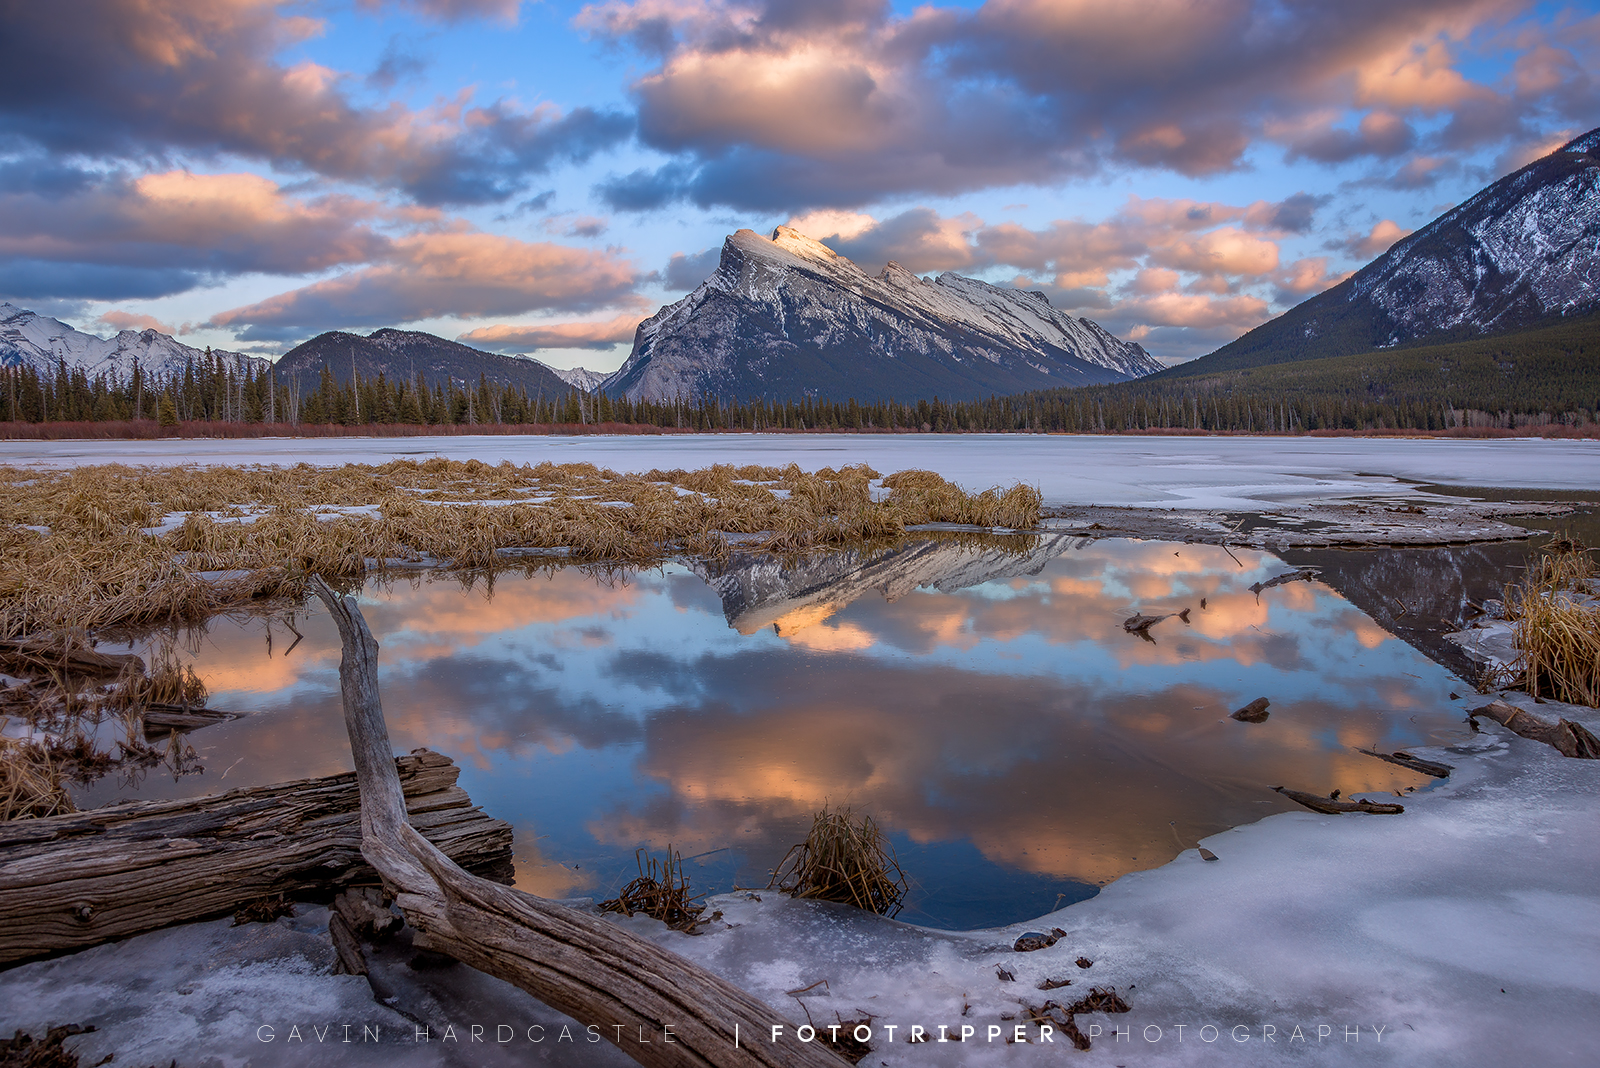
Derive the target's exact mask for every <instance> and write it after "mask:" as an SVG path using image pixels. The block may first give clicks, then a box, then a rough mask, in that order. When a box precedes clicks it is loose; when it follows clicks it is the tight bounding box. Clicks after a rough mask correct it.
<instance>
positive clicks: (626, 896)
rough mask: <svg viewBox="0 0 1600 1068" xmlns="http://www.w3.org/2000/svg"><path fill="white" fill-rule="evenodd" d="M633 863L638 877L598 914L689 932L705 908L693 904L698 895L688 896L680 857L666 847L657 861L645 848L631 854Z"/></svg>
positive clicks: (686, 880) (605, 904) (601, 905)
mask: <svg viewBox="0 0 1600 1068" xmlns="http://www.w3.org/2000/svg"><path fill="white" fill-rule="evenodd" d="M634 860H635V862H637V863H638V865H639V877H638V878H637V879H634V880H633V881H632V882H630V883H628V885H627V886H624V887H623V888H622V890H621V891H620V892H619V893H618V894H617V896H616V897H614V898H612V899H611V900H609V901H602V902H600V904H599V906H598V908H599V909H600V911H601V912H618V913H621V914H622V915H624V916H633V915H636V914H637V915H644V916H649V917H651V918H652V919H657V920H660V921H661V922H662V923H665V924H666V925H667V926H668V927H671V928H673V929H674V930H678V931H690V932H692V931H693V930H694V928H695V926H696V925H697V924H698V923H699V921H700V914H701V913H702V912H704V911H705V906H704V905H699V904H696V902H697V901H698V900H699V897H700V895H694V894H690V893H689V877H688V875H686V874H684V870H683V857H682V856H680V855H679V854H678V853H676V852H674V851H673V849H672V847H671V846H670V845H669V846H667V856H666V859H664V860H657V859H656V858H655V857H653V856H651V855H650V853H649V851H647V850H644V849H640V850H638V851H637V852H635V853H634Z"/></svg>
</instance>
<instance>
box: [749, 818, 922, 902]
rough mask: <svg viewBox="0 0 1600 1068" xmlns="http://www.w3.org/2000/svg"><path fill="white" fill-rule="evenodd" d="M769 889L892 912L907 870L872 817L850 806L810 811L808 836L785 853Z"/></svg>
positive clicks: (901, 898) (901, 896)
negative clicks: (814, 812)
mask: <svg viewBox="0 0 1600 1068" xmlns="http://www.w3.org/2000/svg"><path fill="white" fill-rule="evenodd" d="M769 885H770V886H771V887H772V888H775V889H777V890H780V891H782V892H784V893H786V894H790V895H792V896H794V897H805V898H815V899H817V900H819V901H839V902H843V903H844V904H847V905H854V906H855V907H856V908H859V909H866V910H867V911H868V912H876V913H878V914H879V915H880V916H893V915H894V914H895V913H897V912H899V911H900V906H901V904H902V902H903V901H904V900H905V895H906V890H907V883H906V876H905V872H903V871H901V870H900V863H899V861H898V860H897V859H896V858H895V855H894V848H893V847H892V846H891V845H890V844H889V839H888V837H887V836H885V835H884V833H883V830H882V828H880V827H879V826H878V824H877V823H876V822H875V821H874V820H873V819H872V817H871V816H867V815H862V816H860V817H859V818H858V817H857V816H856V815H855V813H854V812H852V811H851V810H850V808H849V807H848V806H846V807H844V808H841V809H837V810H830V809H828V808H824V809H823V810H822V811H821V812H818V813H816V814H814V815H813V817H812V821H811V833H810V834H808V835H806V840H805V841H804V842H802V843H800V844H799V845H797V846H794V847H793V848H792V849H790V850H789V852H788V853H786V854H785V855H784V858H783V860H782V861H781V862H780V863H779V865H778V867H777V869H776V870H775V871H774V872H773V875H772V882H771V883H770V884H769Z"/></svg>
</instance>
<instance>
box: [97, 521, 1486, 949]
mask: <svg viewBox="0 0 1600 1068" xmlns="http://www.w3.org/2000/svg"><path fill="white" fill-rule="evenodd" d="M1284 570H1287V568H1286V567H1285V565H1283V564H1282V563H1281V562H1280V561H1278V560H1277V559H1276V558H1275V557H1272V556H1270V555H1268V554H1264V553H1259V552H1251V551H1244V550H1236V551H1235V552H1234V553H1232V554H1230V553H1229V552H1227V551H1226V550H1223V549H1221V548H1215V547H1209V546H1200V545H1187V544H1170V543H1165V542H1134V541H1125V540H1105V541H1088V540H1085V539H1075V538H1068V537H1065V536H1044V537H1027V536H1023V537H1011V538H1003V539H994V538H990V539H983V538H975V537H973V536H970V535H964V536H954V537H939V538H927V539H923V540H908V541H907V542H905V543H903V544H900V545H897V546H893V547H890V548H884V549H878V550H873V551H860V552H855V553H840V554H833V555H830V556H823V557H814V558H811V559H809V560H804V561H799V562H789V563H785V562H783V561H779V560H775V559H772V558H767V557H753V556H752V557H741V556H737V555H736V556H735V557H733V558H732V559H731V560H729V561H727V562H725V563H723V564H721V565H719V566H708V565H697V566H696V567H694V568H693V569H690V568H685V567H682V566H672V567H668V568H665V569H661V570H656V571H649V572H638V573H632V574H629V575H626V576H623V577H620V578H618V577H615V576H614V577H612V578H611V579H609V580H603V579H600V578H597V577H595V576H593V575H590V574H586V573H584V572H582V571H580V570H578V569H571V568H568V569H558V570H555V571H552V572H548V573H541V574H533V575H527V576H517V577H507V576H505V575H502V576H500V577H499V578H498V579H497V580H496V582H495V583H494V585H493V588H492V591H491V590H489V589H488V588H486V587H485V585H484V584H483V583H481V582H480V583H479V584H478V585H477V586H476V587H474V588H470V589H469V588H466V587H464V586H463V585H462V584H461V583H459V582H457V581H454V580H452V579H450V578H448V577H444V576H422V577H418V578H417V579H415V580H413V581H406V582H399V583H395V584H393V585H392V586H388V587H377V586H374V587H370V588H369V589H368V590H367V592H366V594H365V595H364V596H363V598H362V608H363V611H364V613H365V614H366V616H367V618H368V620H369V622H370V624H371V626H372V629H373V631H374V633H375V634H376V636H377V637H378V640H379V642H380V643H381V645H382V654H381V659H382V665H383V666H382V673H383V675H382V682H383V686H384V702H385V708H386V712H387V715H388V719H389V725H390V730H391V733H392V735H393V736H394V741H395V744H396V748H397V749H399V750H404V749H410V748H412V747H415V746H420V745H426V746H428V747H430V748H433V749H437V750H440V751H442V752H446V753H449V754H451V755H452V756H454V757H455V758H456V759H457V761H458V762H459V763H460V764H461V765H462V766H463V774H462V784H463V785H464V786H465V787H466V788H467V790H468V791H469V792H470V793H471V795H472V798H473V800H474V801H475V802H476V803H478V804H480V805H482V806H483V807H484V808H485V809H486V810H487V811H489V812H491V813H493V814H495V815H497V816H500V817H501V818H504V819H507V820H510V821H511V822H513V823H514V824H515V825H516V827H517V840H518V878H519V882H520V884H521V885H524V886H525V887H527V888H528V889H531V890H533V891H534V892H537V893H541V894H546V895H549V896H564V895H567V894H572V893H609V892H610V891H612V890H613V889H614V888H615V887H616V886H617V885H618V884H619V883H620V882H622V881H625V880H626V878H628V877H630V876H631V875H632V874H633V851H634V849H635V848H636V847H638V846H641V845H644V846H648V847H649V848H651V849H654V850H657V851H659V850H661V849H663V848H665V847H666V845H667V844H668V843H671V844H672V845H673V846H674V847H675V848H676V849H678V850H680V851H681V852H682V853H683V854H684V855H685V856H697V855H700V854H704V855H706V856H705V859H697V860H696V862H695V863H694V864H692V865H691V873H692V874H693V875H694V877H695V880H696V884H697V886H698V887H699V888H701V889H710V890H718V889H726V888H727V887H728V886H731V885H734V884H738V885H755V884H764V883H765V881H766V872H767V871H768V869H770V868H771V867H772V866H773V865H775V864H776V863H777V861H778V860H779V858H780V857H781V856H782V855H783V853H784V851H785V850H786V849H787V848H788V847H789V846H790V845H791V844H793V843H794V842H795V841H798V840H799V839H800V838H801V837H803V836H804V833H805V830H806V828H807V827H808V826H809V821H810V817H811V814H812V812H814V811H815V810H816V809H818V808H820V807H821V806H822V805H824V804H835V805H837V804H850V805H853V806H854V807H855V808H856V809H858V810H861V811H867V812H870V813H872V814H873V816H874V817H875V818H877V819H878V820H879V821H880V822H881V823H882V824H883V825H884V826H885V828H886V829H888V830H889V831H890V833H891V835H892V836H893V837H894V839H895V841H896V843H897V845H898V846H899V847H900V848H901V849H902V853H903V854H904V855H906V856H907V857H908V858H915V859H916V861H917V863H918V864H920V865H922V866H921V867H917V868H914V869H913V870H912V871H911V874H912V875H913V876H914V877H915V879H916V881H917V884H918V889H917V892H916V895H915V896H914V899H913V903H912V904H913V911H912V914H911V915H910V916H909V917H908V918H913V919H919V920H924V921H926V922H938V923H942V924H947V925H954V926H974V925H980V924H990V923H998V922H1005V921H1011V920H1021V919H1026V918H1029V917H1031V916H1034V915H1037V914H1039V913H1040V912H1043V911H1045V909H1046V908H1047V907H1049V906H1050V905H1051V904H1052V899H1053V898H1054V897H1055V895H1056V894H1057V893H1067V894H1068V895H1069V896H1068V899H1071V896H1073V893H1074V892H1073V890H1072V888H1073V886H1075V885H1079V886H1083V887H1092V886H1093V885H1097V884H1103V883H1104V882H1106V881H1109V880H1111V879H1114V878H1116V877H1117V876H1118V875H1120V874H1122V873H1124V872H1128V871H1132V870H1137V869H1141V868H1147V867H1151V866H1154V865H1157V864H1160V863H1163V862H1164V861H1166V860H1168V859H1170V858H1171V857H1172V856H1174V855H1175V854H1176V853H1177V852H1178V851H1179V849H1180V848H1184V847H1188V846H1192V845H1193V844H1194V841H1195V839H1196V838H1198V837H1201V836H1204V835H1207V834H1210V833H1213V832H1215V831H1218V830H1221V829H1224V828H1226V827H1229V826H1234V825H1237V824H1239V823H1242V822H1249V821H1252V820H1255V819H1258V818H1260V817H1261V816H1264V815H1267V814H1269V813H1271V812H1274V811H1279V810H1282V809H1284V808H1287V807H1289V805H1288V803H1287V802H1285V801H1283V800H1282V799H1281V798H1280V797H1279V796H1278V795H1276V794H1273V793H1271V792H1270V791H1269V790H1268V787H1270V786H1272V785H1277V784H1283V785H1288V786H1293V787H1296V788H1298V789H1303V790H1311V791H1316V792H1322V793H1326V792H1328V791H1330V790H1333V789H1335V788H1337V789H1341V790H1343V791H1344V792H1345V793H1346V794H1350V793H1355V792H1360V791H1392V790H1403V789H1404V788H1405V787H1407V786H1412V785H1416V786H1421V785H1423V784H1424V780H1423V779H1422V777H1420V776H1418V775H1415V774H1413V773H1411V772H1407V771H1405V770H1403V769H1400V768H1396V767H1394V766H1392V765H1389V764H1385V763H1382V762H1379V761H1376V760H1373V759H1371V758H1369V757H1366V756H1362V755H1360V754H1357V753H1354V752H1353V751H1352V750H1351V748H1350V747H1351V746H1353V745H1362V746H1369V747H1370V746H1373V745H1378V746H1383V747H1385V748H1392V747H1395V746H1402V745H1407V744H1418V743H1422V742H1426V741H1437V740H1441V739H1447V738H1449V737H1451V736H1453V735H1454V733H1455V732H1457V731H1459V730H1460V729H1461V728H1460V726H1459V725H1458V724H1457V722H1456V720H1457V715H1456V714H1455V713H1454V712H1453V711H1452V709H1451V708H1450V706H1449V703H1448V701H1447V699H1446V695H1447V693H1448V690H1449V686H1450V682H1451V679H1450V676H1448V674H1447V673H1445V672H1444V671H1443V670H1442V669H1440V668H1438V667H1436V666H1434V665H1433V664H1431V663H1430V662H1429V661H1427V660H1425V659H1424V658H1423V657H1421V656H1420V655H1419V654H1417V653H1416V652H1415V651H1413V650H1412V649H1410V648H1409V647H1408V646H1406V645H1404V644H1403V643H1401V642H1399V641H1397V640H1395V639H1394V638H1392V637H1391V636H1390V635H1389V634H1388V633H1387V632H1385V631H1384V630H1383V629H1381V628H1380V627H1378V626H1377V625H1376V624H1375V623H1373V622H1372V620H1371V619H1369V618H1368V617H1367V616H1365V615H1364V614H1362V613H1361V612H1359V611H1358V610H1356V609H1355V608H1354V607H1352V606H1351V605H1350V604H1349V603H1348V602H1347V601H1345V600H1344V599H1342V598H1341V597H1339V596H1338V595H1337V594H1335V593H1334V592H1333V591H1332V590H1330V589H1328V588H1327V587H1325V586H1322V585H1320V584H1317V583H1309V582H1293V583H1289V584H1286V585H1283V586H1278V587H1275V588H1272V589H1270V590H1267V591H1265V592H1263V593H1262V594H1261V595H1260V596H1257V595H1256V594H1254V593H1252V592H1250V590H1249V589H1248V587H1249V586H1250V584H1252V583H1254V582H1259V581H1261V580H1263V579H1265V578H1267V577H1270V576H1272V575H1274V574H1277V573H1280V572H1281V571H1284ZM1202 604H1203V607H1202ZM1183 609H1188V610H1189V618H1188V622H1187V623H1185V622H1184V621H1183V620H1182V619H1180V618H1178V617H1176V616H1174V617H1173V618H1170V619H1167V620H1165V621H1163V622H1161V623H1159V624H1157V625H1156V626H1155V627H1154V628H1152V630H1151V637H1152V638H1154V641H1153V642H1147V641H1141V640H1140V639H1139V638H1138V637H1137V636H1135V635H1131V634H1128V633H1126V632H1125V631H1124V630H1123V628H1122V620H1123V619H1125V618H1127V617H1128V616H1129V615H1132V614H1133V613H1134V612H1135V611H1142V612H1145V613H1147V614H1157V615H1159V614H1164V613H1176V612H1179V611H1181V610H1183ZM296 625H297V627H298V629H299V630H300V631H301V632H302V633H303V634H304V635H305V638H304V640H303V641H302V642H301V643H300V644H299V645H298V646H297V647H296V648H295V649H294V650H293V652H292V653H289V654H288V655H287V656H285V655H284V647H285V645H286V642H284V641H283V640H282V639H283V635H284V634H285V633H286V631H285V629H284V628H283V627H282V626H281V625H278V626H276V627H275V628H274V631H273V636H274V650H273V653H272V655H271V656H270V657H269V656H268V655H267V652H266V642H265V640H264V639H265V634H264V632H263V627H264V624H263V623H262V621H260V620H255V621H238V620H218V621H214V622H213V623H212V624H211V626H210V627H209V628H207V629H206V631H205V632H204V633H203V634H201V635H191V636H190V646H191V647H192V648H194V649H197V650H198V656H197V670H199V672H200V673H201V675H202V676H203V677H204V678H205V680H206V682H207V684H208V686H209V687H210V688H211V690H212V693H213V695H214V696H213V699H212V704H213V705H214V706H216V707H233V708H256V709H261V710H262V711H261V714H259V715H255V716H250V717H247V718H245V719H242V720H238V721H235V722H233V723H229V724H224V725H222V726H219V727H214V728H209V729H207V730H206V731H204V732H197V733H196V734H195V735H193V736H192V740H193V741H194V743H195V744H196V746H197V748H200V749H201V750H202V756H203V758H204V760H205V762H206V763H207V765H208V767H210V768H211V769H213V770H212V772H210V773H208V774H207V775H206V776H204V777H202V778H201V779H200V780H198V781H195V780H185V781H183V782H180V783H176V784H174V783H170V782H158V783H146V784H144V785H143V787H142V788H141V791H140V795H141V796H161V795H164V794H176V793H195V792H203V791H206V790H210V789H217V788H226V787H231V786H234V785H252V784H255V783H264V782H275V781H282V780H285V779H292V778H297V777H301V776H309V775H319V774H327V773H330V772H333V771H337V770H343V769H345V768H348V766H349V754H348V745H347V743H346V741H345V739H344V732H343V722H342V718H341V716H340V714H339V710H338V705H337V685H338V684H337V665H338V645H337V637H336V635H335V633H334V631H333V628H332V626H331V624H330V623H329V621H328V620H327V619H326V617H325V616H323V615H321V614H320V613H318V614H314V615H312V616H311V617H310V618H307V619H301V620H299V621H298V622H297V624H296ZM1259 696H1266V697H1268V698H1269V699H1270V700H1271V701H1272V707H1271V717H1270V718H1269V719H1268V721H1267V722H1265V723H1261V724H1253V725H1252V724H1242V723H1238V722H1235V721H1233V720H1231V719H1229V718H1228V712H1229V711H1230V710H1231V709H1233V708H1235V707H1238V706H1239V705H1242V704H1244V703H1246V702H1247V701H1249V700H1251V699H1252V698H1255V697H1259ZM224 769H226V775H227V778H226V781H220V780H221V775H222V773H223V771H224ZM117 792H118V789H117V787H116V785H115V784H103V785H102V786H100V787H97V788H94V789H93V790H90V791H87V794H88V796H87V797H85V798H84V799H83V801H84V803H87V804H93V803H97V802H103V801H105V800H109V799H111V798H112V797H114V796H116V794H117ZM1013 885H1014V886H1015V887H1016V888H1017V889H1016V892H1015V893H1014V894H1012V895H1011V896H1010V897H1007V893H1008V891H1007V887H1010V886H1013ZM980 891H981V893H980ZM1086 892H1089V891H1088V890H1087V889H1080V890H1079V891H1076V896H1082V894H1083V893H1086ZM984 895H987V896H986V897H984V903H983V904H982V905H981V907H980V906H978V905H972V904H963V902H969V901H970V900H976V898H977V897H983V896H984ZM919 910H920V911H919Z"/></svg>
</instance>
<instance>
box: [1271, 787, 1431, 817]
mask: <svg viewBox="0 0 1600 1068" xmlns="http://www.w3.org/2000/svg"><path fill="white" fill-rule="evenodd" d="M1273 789H1274V790H1276V791H1277V792H1278V793H1280V794H1282V795H1283V796H1284V797H1287V798H1288V799H1289V800H1290V801H1295V802H1298V803H1299V804H1302V805H1304V806H1305V807H1306V808H1309V809H1310V810H1311V811H1313V812H1321V813H1323V814H1324V815H1328V816H1337V815H1339V814H1340V813H1341V812H1370V813H1372V814H1373V815H1375V816H1398V815H1399V814H1400V813H1402V812H1404V811H1405V806H1404V805H1392V804H1385V803H1383V802H1381V801H1353V800H1352V801H1341V800H1339V791H1337V790H1335V791H1334V792H1333V793H1331V794H1329V795H1328V796H1327V797H1322V796H1321V795H1319V794H1308V793H1306V792H1305V791H1304V790H1289V789H1286V788H1284V787H1282V786H1274V787H1273Z"/></svg>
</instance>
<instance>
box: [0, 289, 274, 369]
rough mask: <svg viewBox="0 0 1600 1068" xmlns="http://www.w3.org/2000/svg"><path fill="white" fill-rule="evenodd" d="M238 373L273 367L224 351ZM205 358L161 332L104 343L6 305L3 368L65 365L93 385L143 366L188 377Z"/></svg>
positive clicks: (123, 335)
mask: <svg viewBox="0 0 1600 1068" xmlns="http://www.w3.org/2000/svg"><path fill="white" fill-rule="evenodd" d="M213 355H215V356H220V357H221V358H222V359H223V361H224V362H225V363H228V364H231V365H232V366H234V367H235V368H236V369H242V368H244V367H247V366H249V367H254V368H256V369H257V370H258V371H259V370H265V369H266V368H267V366H268V365H269V364H268V361H266V360H263V359H261V358H260V357H258V356H246V355H244V354H242V353H238V352H224V351H221V350H218V351H217V352H215V353H213ZM203 356H205V350H204V349H197V348H195V347H194V346H192V345H185V344H184V343H183V342H181V341H176V340H174V339H173V338H171V337H170V336H168V335H166V334H163V333H161V332H160V331H159V330H123V331H122V332H120V333H118V334H117V335H116V336H115V337H110V338H103V337H98V336H96V335H95V334H86V333H84V332H83V331H81V330H76V329H74V328H72V327H70V326H68V325H67V324H66V323H63V322H62V321H61V320H59V319H52V318H50V317H49V316H46V315H39V314H37V313H35V312H31V311H28V310H26V309H24V308H19V307H17V306H16V305H14V304H7V303H3V302H0V367H32V368H33V369H34V370H36V371H39V372H40V373H42V374H53V373H54V372H55V371H56V370H57V369H58V368H59V367H60V366H61V364H62V363H63V362H65V363H66V365H67V369H68V370H81V371H83V372H84V374H85V375H87V376H88V378H89V380H90V381H91V382H92V381H94V379H95V378H96V377H97V376H99V375H105V376H107V378H115V379H118V380H120V381H126V380H127V379H128V378H129V376H131V375H132V374H133V365H134V362H135V361H137V362H138V364H139V367H140V368H141V369H143V371H144V372H145V373H146V374H149V375H153V376H155V377H158V378H165V377H167V376H168V375H171V374H173V373H177V374H182V373H183V369H184V367H185V366H186V365H187V364H188V362H189V361H190V360H196V361H198V360H199V359H201V358H202V357H203Z"/></svg>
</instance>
